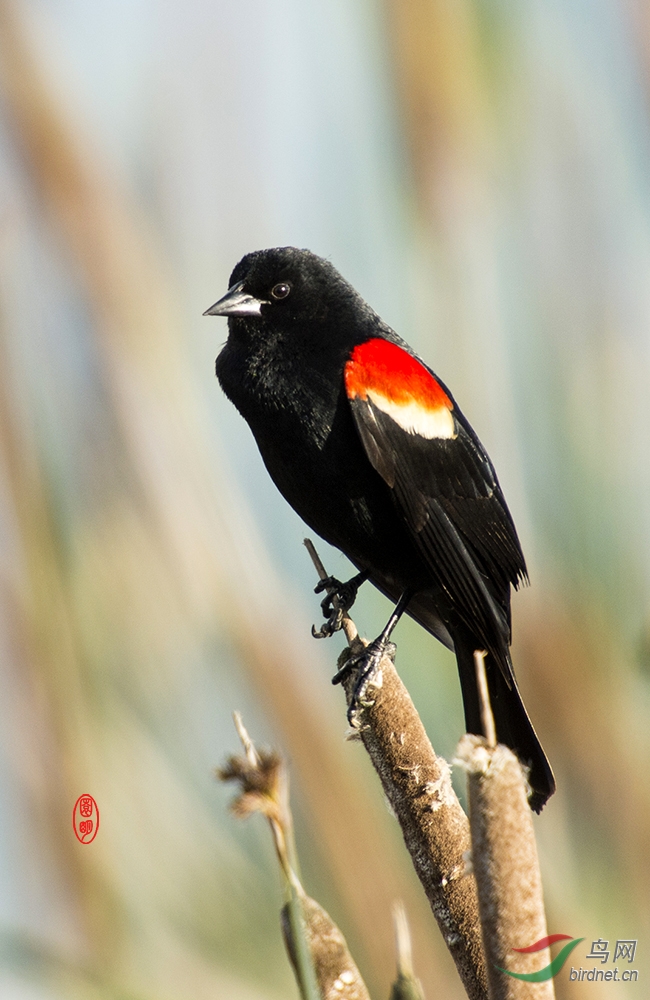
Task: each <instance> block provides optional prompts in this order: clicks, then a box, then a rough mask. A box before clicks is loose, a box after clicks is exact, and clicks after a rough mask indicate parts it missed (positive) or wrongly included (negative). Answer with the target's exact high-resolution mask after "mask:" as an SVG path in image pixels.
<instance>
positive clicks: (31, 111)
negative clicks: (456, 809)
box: [0, 0, 650, 1000]
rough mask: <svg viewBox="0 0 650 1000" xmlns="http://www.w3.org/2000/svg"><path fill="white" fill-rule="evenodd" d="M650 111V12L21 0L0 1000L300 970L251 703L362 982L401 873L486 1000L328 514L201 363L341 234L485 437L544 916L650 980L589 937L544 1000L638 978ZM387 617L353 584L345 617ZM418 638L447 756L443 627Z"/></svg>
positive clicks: (387, 965)
mask: <svg viewBox="0 0 650 1000" xmlns="http://www.w3.org/2000/svg"><path fill="white" fill-rule="evenodd" d="M649 99H650V8H648V6H647V4H646V3H645V2H644V0H592V2H591V3H584V2H583V3H580V2H576V0H541V2H540V0H522V2H521V3H519V4H513V3H506V2H504V0H407V2H405V0H401V2H400V0H384V2H379V0H277V2H274V0H238V2H234V0H210V2H207V0H183V2H182V3H181V2H180V0H164V2H158V3H154V2H152V0H128V2H126V0H94V2H93V3H87V2H82V0H49V2H46V0H21V2H18V0H16V2H7V0H0V533H1V536H2V538H1V541H2V552H3V559H2V564H1V565H2V575H1V578H0V579H1V587H2V591H1V594H2V602H1V607H0V615H1V617H0V644H1V656H0V660H1V667H0V671H1V673H0V679H1V684H2V696H1V699H0V995H1V996H2V997H3V998H4V997H7V998H10V1000H14V998H16V1000H56V998H59V997H63V998H79V1000H86V998H88V1000H91V998H92V1000H95V998H97V1000H100V998H113V997H114V998H120V1000H122V998H129V1000H132V998H133V1000H145V998H146V1000H149V998H151V1000H154V998H155V1000H185V998H189V997H192V998H193V1000H204V998H205V1000H207V998H215V997H218V998H224V1000H225V998H230V1000H279V998H281V997H295V996H296V991H295V987H294V985H293V981H292V977H291V974H290V971H289V967H288V964H287V961H286V958H285V955H284V952H283V946H282V943H281V939H280V932H279V925H278V916H277V915H278V910H279V906H280V904H281V897H280V879H279V876H278V873H277V871H276V869H275V864H274V858H273V852H272V847H271V844H270V842H269V838H268V834H267V831H266V829H264V826H263V823H262V821H261V820H259V819H253V820H251V821H249V822H247V823H238V822H236V821H235V820H234V819H233V818H232V817H231V816H230V814H229V813H228V810H227V803H228V801H229V798H230V796H231V790H230V789H227V788H224V787H220V786H219V785H217V784H216V783H215V781H214V778H213V768H214V767H215V766H216V765H218V764H219V763H221V762H222V761H223V758H224V756H225V755H226V753H228V752H229V751H231V750H234V749H236V737H235V732H234V729H233V726H232V722H231V711H232V710H233V709H234V708H238V709H240V710H241V711H242V712H243V715H244V719H245V722H246V723H247V725H248V728H249V729H250V731H251V733H252V735H253V736H254V737H255V738H256V739H258V740H259V741H261V742H267V743H272V744H273V745H275V746H277V747H278V748H280V749H282V750H283V751H284V752H285V753H286V755H287V757H288V760H289V765H290V768H291V775H292V782H293V805H294V810H295V813H296V821H297V836H298V845H299V850H300V854H301V859H302V865H303V875H304V880H305V883H306V886H307V889H308V891H309V892H310V893H311V894H312V895H313V896H315V897H317V898H318V899H319V900H320V902H321V903H322V904H323V905H325V906H326V907H327V908H328V909H329V910H330V912H331V913H332V915H333V917H334V918H335V919H336V920H337V921H338V923H339V924H340V926H341V927H342V929H343V930H344V932H345V933H346V935H347V936H348V939H349V942H350V944H351V947H352V949H353V951H354V953H355V955H356V957H357V960H358V962H359V964H360V966H361V968H362V971H363V973H364V974H365V975H366V977H367V981H368V983H369V985H370V987H371V990H372V991H373V995H374V996H375V997H377V998H379V997H382V996H384V997H385V996H387V995H388V984H389V981H390V976H391V971H392V966H393V958H392V930H391V922H390V905H391V901H392V899H393V898H394V897H396V896H401V898H403V899H404V900H405V902H406V906H407V910H408V913H409V918H410V921H411V924H412V929H413V935H414V938H415V964H416V969H417V971H418V973H419V975H420V977H421V978H422V980H423V982H424V985H425V990H426V993H427V996H428V997H429V998H431V1000H433V998H434V997H445V998H446V1000H447V998H450V1000H455V998H459V997H460V996H461V990H460V985H459V983H458V981H457V979H456V976H455V971H454V969H453V966H452V964H451V961H450V959H449V958H448V956H447V955H446V952H445V949H444V946H443V945H442V944H441V941H440V936H439V933H438V931H437V927H436V926H435V922H434V920H433V917H432V916H431V914H430V912H429V911H428V908H427V905H426V903H425V902H424V901H423V899H422V897H421V894H420V892H419V887H418V886H417V884H415V879H414V876H413V875H412V874H411V871H410V862H409V860H408V858H407V857H405V853H404V850H403V848H402V845H401V841H400V835H399V831H398V830H397V829H396V824H395V822H394V820H393V819H392V818H391V817H390V816H389V814H388V811H387V809H386V808H385V806H384V804H383V801H382V799H381V795H380V793H379V790H378V783H377V781H376V780H375V777H374V775H373V774H372V772H371V770H370V768H369V765H368V764H367V762H366V761H365V759H364V757H363V751H362V750H361V748H360V747H359V745H358V744H351V743H346V742H344V739H343V737H344V733H345V728H346V726H345V717H344V710H343V699H342V694H341V692H340V691H339V690H338V689H336V690H334V689H332V688H331V687H330V684H329V678H330V676H331V675H332V673H333V672H334V665H335V656H336V653H337V651H338V649H339V648H340V645H341V641H340V640H339V639H335V640H332V641H330V642H329V643H320V644H319V643H316V642H315V641H313V640H312V639H311V637H310V634H309V630H310V625H311V623H312V622H313V621H318V620H319V607H318V603H319V602H318V599H316V598H315V597H314V596H313V595H312V593H311V588H312V587H313V585H314V583H315V579H314V573H313V569H312V567H311V565H310V563H309V560H308V558H307V555H306V552H305V550H304V549H303V547H302V538H303V535H304V527H303V526H302V524H301V523H300V521H299V519H298V518H297V517H296V516H295V515H294V514H293V512H292V511H291V510H290V509H289V508H288V507H287V505H286V504H285V503H284V501H283V500H282V499H281V498H280V496H279V495H278V494H277V493H276V491H275V488H274V487H273V485H272V483H271V482H270V480H269V479H268V477H267V475H266V473H265V471H264V469H263V467H262V464H261V460H260V459H259V457H258V454H257V451H256V448H255V445H254V443H253V440H252V437H251V435H250V433H249V431H248V428H247V427H246V426H245V424H244V422H243V421H242V420H241V419H240V418H239V416H238V415H237V414H236V413H235V412H234V410H233V409H232V407H230V405H229V404H228V403H227V401H226V400H225V399H224V398H223V397H222V395H221V393H220V390H219V388H218V385H217V383H216V381H215V379H214V374H213V368H214V357H215V355H216V354H217V353H218V351H219V349H220V346H221V344H222V343H223V341H224V339H225V336H226V328H225V324H224V323H223V321H221V320H214V319H209V318H206V319H204V318H202V316H201V313H202V312H203V310H204V309H206V308H207V307H208V306H209V305H211V304H212V303H213V302H214V301H215V300H216V299H217V298H219V297H220V296H221V295H222V294H223V293H224V292H225V290H226V288H227V283H228V276H229V274H230V271H231V269H232V267H233V266H234V264H235V263H236V262H237V260H238V259H239V258H240V257H241V256H242V255H243V254H244V253H246V252H248V251H251V250H254V249H259V248H262V247H266V246H278V245H285V244H293V245H297V246H305V247H309V248H310V249H311V250H313V251H315V252H316V253H318V254H321V255H323V256H326V257H328V258H330V259H331V260H332V262H333V263H334V264H335V265H336V266H337V267H338V268H339V270H341V271H342V273H343V274H344V275H345V276H346V277H347V278H348V279H349V280H350V281H351V282H352V283H353V284H354V285H355V286H356V287H357V288H358V289H359V291H360V292H361V293H362V294H363V295H364V296H365V298H366V299H368V301H369V302H370V303H371V304H372V305H373V306H374V307H375V308H376V309H377V311H378V312H379V313H380V314H381V315H382V316H383V317H384V318H385V319H386V320H387V321H388V322H389V323H390V324H391V325H392V326H394V327H395V328H396V329H397V330H399V332H400V333H401V334H402V335H403V336H404V337H405V338H406V339H408V340H409V341H410V342H411V343H412V344H413V345H414V346H415V347H416V348H417V350H418V351H419V352H420V353H421V354H422V355H423V356H424V357H425V358H426V360H427V361H428V362H429V363H430V364H431V365H432V366H433V368H434V370H436V371H437V372H438V373H439V374H440V376H441V377H442V378H443V379H444V380H445V381H446V382H447V383H448V384H449V385H450V387H451V388H452V390H453V392H454V395H455V396H456V398H457V399H458V400H459V402H460V404H461V406H462V408H463V409H464V411H465V413H466V414H467V415H468V417H469V418H470V420H471V421H472V423H473V424H474V426H475V427H476V429H477V430H478V432H479V434H480V436H481V438H482V440H483V441H484V443H485V444H486V446H487V447H488V450H489V451H490V454H491V456H492V458H493V460H494V462H495V465H496V467H497V469H498V471H499V476H500V479H501V482H502V485H503V487H504V490H505V493H506V496H507V497H508V499H509V503H510V506H511V509H512V511H513V514H514V516H515V519H516V521H517V525H518V527H519V531H520V534H521V537H522V541H523V544H524V549H525V552H526V554H527V558H528V562H529V568H530V575H531V587H530V588H528V589H526V590H525V591H523V592H522V593H520V594H519V595H517V596H516V597H515V600H514V632H515V645H514V657H515V665H516V667H517V671H518V675H519V677H520V681H521V687H522V689H523V692H524V696H525V699H526V702H527V704H528V706H529V709H530V712H531V715H532V717H533V719H534V720H535V723H536V726H537V728H538V731H539V733H540V735H541V738H542V741H543V743H544V745H545V747H546V749H547V751H548V754H549V756H550V758H551V760H552V763H553V765H554V768H555V771H556V776H557V779H558V793H557V795H556V796H555V797H554V798H553V799H552V800H551V802H550V803H549V805H548V806H547V808H546V809H545V810H544V813H543V814H542V816H541V817H540V818H539V819H537V820H536V821H535V822H536V827H537V831H538V836H539V847H540V854H541V862H542V867H543V873H544V880H545V891H546V899H547V908H548V918H549V930H550V931H551V932H562V933H568V934H571V935H572V936H575V937H585V939H586V941H585V954H586V950H587V945H588V944H589V942H590V941H591V940H592V939H596V938H604V939H607V940H609V941H610V946H611V948H612V949H613V947H614V943H615V941H616V940H617V939H636V940H638V946H637V953H636V960H635V963H634V966H635V968H637V969H638V970H639V981H638V982H637V983H636V984H623V983H620V984H618V985H616V984H612V983H607V984H602V985H599V984H595V983H582V984H580V983H570V982H569V979H568V973H569V969H568V966H567V967H566V968H565V970H564V971H563V973H562V974H561V975H560V977H559V978H558V980H557V981H556V983H557V991H558V996H559V997H561V998H565V997H566V998H574V997H575V998H578V997H583V996H584V997H585V998H586V997H589V998H597V997H600V996H610V997H611V996H633V997H643V996H647V989H648V986H647V983H648V981H649V978H648V977H649V976H650V933H649V932H650V859H649V852H648V844H649V843H650V780H649V769H650V752H649V751H650V572H649V567H650V503H649V494H650V460H649V454H648V438H649V436H650V170H649V164H650V130H649V123H650V106H649ZM319 548H320V551H321V555H322V556H323V558H324V559H325V562H326V565H327V568H328V570H329V571H330V572H333V573H336V574H337V575H339V576H345V573H346V571H347V570H346V565H345V561H344V559H343V557H342V556H340V555H339V554H338V553H335V552H332V551H331V550H328V549H327V547H326V546H325V545H324V544H322V545H321V546H319ZM386 611H387V606H386V604H385V602H384V601H383V599H382V598H380V597H379V596H378V595H376V594H373V593H372V592H370V591H366V589H365V588H364V591H363V592H362V595H361V596H360V598H359V601H358V604H357V607H356V609H355V619H356V621H357V623H358V625H359V627H360V629H361V630H362V632H364V633H366V634H368V635H374V634H376V633H377V632H378V631H379V629H380V628H381V626H382V624H383V622H384V619H385V617H386ZM396 638H397V642H398V659H397V665H398V668H399V669H400V672H401V673H402V676H403V677H404V678H405V680H406V682H407V684H408V686H409V688H410V690H411V692H412V694H413V696H414V698H415V699H416V701H417V704H418V707H419V708H420V711H421V713H422V715H423V718H424V719H425V722H426V724H427V727H428V729H429V732H430V735H431V737H432V740H433V743H434V745H435V747H436V749H437V750H438V751H440V752H442V753H444V754H445V755H446V756H448V757H449V758H451V757H452V756H453V753H454V747H455V745H456V742H457V740H458V738H459V737H460V735H461V732H462V715H461V707H460V692H459V687H458V681H457V677H456V670H455V665H454V660H453V657H451V655H450V654H448V653H447V652H446V651H445V650H443V649H442V647H440V646H438V645H437V644H436V643H435V642H434V640H432V639H431V638H430V637H428V636H426V635H425V634H424V633H423V632H422V631H421V630H419V629H418V628H417V627H415V626H413V625H412V623H408V622H407V623H403V624H402V625H400V628H399V630H398V632H397V635H396ZM455 780H456V782H457V785H458V788H459V790H461V791H462V784H463V782H462V777H461V778H458V776H456V779H455ZM82 792H89V793H91V794H92V795H93V796H94V797H95V798H96V800H97V802H98V805H99V809H100V813H101V829H100V831H99V834H98V836H97V839H96V840H95V841H94V842H93V843H92V845H88V846H82V845H80V844H79V843H77V841H76V840H75V838H74V835H73V832H72V828H71V812H72V807H73V805H74V802H75V800H76V799H77V797H78V796H79V795H80V794H81V793H82ZM578 951H580V949H578ZM572 961H574V962H575V964H576V965H579V964H582V966H583V967H593V964H594V963H593V962H592V963H591V964H590V963H589V962H588V961H585V960H584V958H582V957H581V955H580V954H578V953H574V956H573V957H572ZM619 964H620V963H619ZM612 967H613V966H612V964H611V962H610V965H608V966H607V968H612ZM621 967H622V966H621Z"/></svg>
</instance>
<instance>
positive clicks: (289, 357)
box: [205, 247, 555, 811]
mask: <svg viewBox="0 0 650 1000" xmlns="http://www.w3.org/2000/svg"><path fill="white" fill-rule="evenodd" d="M205 315H210V316H227V317H228V340H227V342H226V345H225V347H224V348H223V350H222V351H221V353H220V354H219V356H218V358H217V365H216V371H217V377H218V379H219V382H220V383H221V386H222V388H223V390H224V392H225V393H226V395H227V396H228V397H229V398H230V399H231V400H232V402H233V403H234V404H235V406H236V407H237V409H238V410H239V412H240V413H241V414H242V416H243V417H244V418H245V419H246V420H247V421H248V423H249V425H250V428H251V430H252V432H253V434H254V436H255V439H256V441H257V444H258V447H259V449H260V452H261V454H262V458H263V459H264V462H265V464H266V467H267V469H268V471H269V473H270V475H271V478H272V479H273V480H274V482H275V484H276V486H277V487H278V489H279V490H280V492H281V493H282V494H283V495H284V497H285V498H286V499H287V500H288V502H289V503H290V504H291V506H292V507H293V508H294V510H296V511H297V513H298V514H299V515H300V516H301V517H302V518H303V520H305V521H306V522H307V524H308V525H309V526H310V527H311V528H312V529H313V530H314V531H316V532H317V533H318V534H319V535H321V536H322V537H323V538H325V539H326V540H327V541H328V542H330V543H331V544H332V545H335V546H337V548H339V549H341V550H342V551H343V552H345V554H346V555H347V556H348V558H349V559H351V561H352V562H353V563H354V565H355V566H356V567H357V568H358V570H359V574H358V576H357V577H355V578H354V579H353V580H352V581H350V582H349V584H347V585H339V590H340V592H341V596H342V598H343V599H344V600H345V601H346V603H347V605H348V606H349V605H350V604H351V603H352V601H353V599H354V596H355V594H356V588H357V586H358V585H359V583H360V582H362V581H363V580H365V579H369V580H371V581H372V583H374V584H375V586H376V587H378V588H379V590H380V591H382V593H384V594H386V595H387V596H388V597H389V598H391V599H392V600H393V601H395V602H397V603H396V608H395V612H394V614H393V615H392V616H391V619H390V621H389V623H388V625H387V627H386V629H385V630H384V632H383V633H382V635H381V636H379V638H378V639H377V640H375V642H374V643H371V645H370V646H369V647H368V656H367V664H366V669H364V670H363V671H362V678H363V679H364V680H365V681H366V682H367V679H368V676H369V675H370V674H371V673H372V669H373V667H374V666H375V665H376V664H377V663H378V660H379V659H380V658H381V654H382V653H383V652H384V651H385V650H386V648H387V646H388V645H389V636H390V633H391V631H392V629H393V627H394V625H395V624H396V622H397V620H398V618H399V616H400V615H401V614H402V612H403V611H406V612H407V614H409V615H410V616H411V617H412V618H414V619H415V620H416V621H417V622H419V623H420V625H422V626H423V627H424V628H425V629H427V631H429V632H431V634H432V635H434V636H435V637H436V638H437V639H439V640H440V641H441V642H442V643H443V644H444V645H445V646H447V647H448V648H449V649H451V650H453V651H454V652H455V654H456V658H457V660H458V669H459V672H460V682H461V688H462V693H463V702H464V707H465V719H466V725H467V730H468V732H471V733H478V734H481V733H482V731H483V728H482V723H481V716H480V708H479V699H478V693H477V684H476V674H475V665H474V655H473V654H474V651H475V650H484V651H486V653H487V656H486V658H485V666H486V673H487V680H488V687H489V691H490V697H491V702H492V710H493V713H494V718H495V723H496V730H497V737H498V739H499V740H500V741H501V742H502V743H506V744H507V745H508V746H510V747H511V748H512V749H513V750H514V751H515V752H516V753H517V755H518V757H519V758H520V760H521V761H522V762H523V763H525V764H526V765H527V766H528V767H529V768H530V772H529V782H530V786H531V789H532V791H531V794H530V797H529V801H530V804H531V807H532V808H533V809H535V810H537V811H539V810H540V809H541V808H542V806H543V805H544V803H545V802H546V800H547V798H548V797H549V795H552V793H553V791H554V790H555V782H554V779H553V772H552V771H551V768H550V766H549V763H548V761H547V759H546V756H545V754H544V751H543V750H542V747H541V745H540V743H539V740H538V739H537V736H536V735H535V731H534V729H533V727H532V725H531V722H530V720H529V718H528V715H527V713H526V709H525V708H524V705H523V702H522V700H521V696H520V694H519V691H518V689H517V684H516V682H515V676H514V673H513V668H512V662H511V659H510V653H509V645H510V587H511V585H512V586H514V587H515V588H516V587H517V586H518V585H519V583H521V582H522V581H524V580H526V579H527V573H526V563H525V561H524V556H523V553H522V551H521V546H520V544H519V539H518V538H517V532H516V530H515V526H514V523H513V520H512V517H511V515H510V512H509V510H508V508H507V506H506V502H505V499H504V497H503V493H502V492H501V488H500V486H499V483H498V481H497V477H496V473H495V471H494V468H493V467H492V463H491V462H490V459H489V458H488V456H487V454H486V452H485V449H484V448H483V446H482V445H481V442H480V441H479V439H478V438H477V436H476V434H475V433H474V431H473V430H472V428H471V427H470V425H469V423H468V422H467V420H466V419H465V417H464V416H463V414H462V413H461V411H460V410H459V409H458V407H457V405H456V403H455V402H454V399H453V397H452V395H451V393H450V392H449V390H448V389H447V388H446V386H445V385H443V383H442V382H441V381H440V379H438V378H437V376H436V375H434V373H433V372H432V371H431V370H430V369H429V368H428V367H427V366H426V365H425V364H424V362H423V361H421V360H420V359H419V358H418V357H417V355H415V354H414V352H413V351H412V350H411V348H410V347H409V346H408V345H407V344H406V343H404V341H403V340H401V338H400V337H398V336H397V334H396V333H394V331H393V330H391V329H390V327H389V326H387V325H386V324H385V323H384V322H383V320H381V319H380V317H379V316H378V315H377V314H376V313H375V312H373V310H372V309H371V308H370V306H369V305H368V304H367V303H366V302H365V301H364V300H363V299H362V298H361V296H360V295H359V294H358V293H357V292H356V291H355V290H354V289H353V288H352V286H351V285H349V284H348V282H347V281H345V280H344V278H342V277H341V275H340V274H339V273H338V271H336V269H335V268H334V267H333V266H332V265H331V264H330V263H329V262H328V261H326V260H323V259H321V258H320V257H317V256H316V255H315V254H313V253H311V252H309V251H308V250H297V249H295V248H294V247H282V248H278V249H274V250H260V251H259V252H257V253H251V254H247V256H246V257H244V258H243V259H242V260H241V261H240V262H239V263H238V264H237V266H236V267H235V269H234V271H233V272H232V276H231V279H230V288H229V290H228V293H227V294H226V295H225V296H224V297H223V298H222V299H220V300H219V301H218V302H217V303H216V304H215V305H214V306H212V308H210V309H208V310H207V312H206V314H205ZM337 583H338V581H337ZM323 603H324V610H326V612H327V611H328V610H329V604H328V601H327V599H326V600H325V601H324V602H323ZM363 692H364V687H363V685H360V686H359V688H358V690H357V692H356V694H357V697H358V699H359V700H360V699H361V698H362V696H363Z"/></svg>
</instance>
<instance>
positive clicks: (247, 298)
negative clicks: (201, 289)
mask: <svg viewBox="0 0 650 1000" xmlns="http://www.w3.org/2000/svg"><path fill="white" fill-rule="evenodd" d="M243 289H244V282H243V281H238V282H237V284H236V285H233V286H232V288H229V289H228V291H227V292H226V294H225V295H224V297H223V298H222V299H219V301H218V302H215V304H214V305H213V306H210V308H209V309H206V310H205V312H204V313H203V315H204V316H261V315H262V311H261V307H262V306H263V305H268V304H269V303H268V302H265V301H264V300H263V299H256V298H255V297H254V296H253V295H249V294H248V292H245V291H244V290H243Z"/></svg>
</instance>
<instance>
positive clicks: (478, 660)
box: [474, 649, 497, 747]
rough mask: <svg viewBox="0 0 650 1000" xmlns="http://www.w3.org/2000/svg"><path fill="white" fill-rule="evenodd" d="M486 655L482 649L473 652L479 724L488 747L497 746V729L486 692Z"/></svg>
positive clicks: (487, 691)
mask: <svg viewBox="0 0 650 1000" xmlns="http://www.w3.org/2000/svg"><path fill="white" fill-rule="evenodd" d="M486 656H487V653H486V652H485V650H483V649H476V650H475V651H474V666H475V668H476V684H477V687H478V698H479V704H480V709H481V722H482V724H483V733H484V735H485V741H486V743H487V745H488V746H489V747H495V746H496V745H497V729H496V726H495V724H494V715H493V713H492V704H491V702H490V692H489V690H488V683H487V677H486V675H485V657H486Z"/></svg>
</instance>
